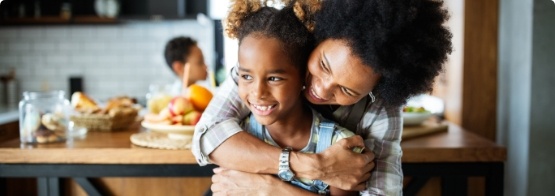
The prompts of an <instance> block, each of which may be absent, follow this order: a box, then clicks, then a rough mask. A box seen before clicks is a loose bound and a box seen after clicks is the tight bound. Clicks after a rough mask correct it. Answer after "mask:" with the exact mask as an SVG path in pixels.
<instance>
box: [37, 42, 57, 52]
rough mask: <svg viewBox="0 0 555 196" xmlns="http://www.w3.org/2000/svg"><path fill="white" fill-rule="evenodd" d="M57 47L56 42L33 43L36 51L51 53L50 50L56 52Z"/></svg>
mask: <svg viewBox="0 0 555 196" xmlns="http://www.w3.org/2000/svg"><path fill="white" fill-rule="evenodd" d="M56 49H57V46H56V43H54V42H34V43H33V50H34V51H49V50H56Z"/></svg>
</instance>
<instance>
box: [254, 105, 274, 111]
mask: <svg viewBox="0 0 555 196" xmlns="http://www.w3.org/2000/svg"><path fill="white" fill-rule="evenodd" d="M253 106H254V108H256V109H257V110H261V111H267V110H270V109H272V108H273V107H274V106H273V105H272V106H259V105H253Z"/></svg>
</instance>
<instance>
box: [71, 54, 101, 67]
mask: <svg viewBox="0 0 555 196" xmlns="http://www.w3.org/2000/svg"><path fill="white" fill-rule="evenodd" d="M70 58H71V60H70V64H71V65H72V66H79V65H80V64H95V63H96V58H95V56H93V55H92V54H88V53H77V54H73V55H71V56H70Z"/></svg>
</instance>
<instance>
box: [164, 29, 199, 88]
mask: <svg viewBox="0 0 555 196" xmlns="http://www.w3.org/2000/svg"><path fill="white" fill-rule="evenodd" d="M164 57H165V58H166V64H167V65H168V67H169V68H170V69H171V70H172V71H173V72H174V73H175V74H176V75H177V76H178V77H179V78H180V79H183V72H184V69H185V68H186V67H187V66H189V69H190V70H189V71H190V72H189V82H188V84H193V83H195V82H196V81H198V80H205V79H206V77H207V75H208V73H207V71H206V64H205V63H204V56H203V54H202V50H201V49H200V48H199V47H198V46H197V42H196V41H195V40H193V39H191V38H189V37H183V36H181V37H176V38H173V39H171V40H170V41H168V43H167V44H166V48H165V50H164Z"/></svg>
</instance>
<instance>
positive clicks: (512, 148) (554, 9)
mask: <svg viewBox="0 0 555 196" xmlns="http://www.w3.org/2000/svg"><path fill="white" fill-rule="evenodd" d="M500 6H501V7H500V8H501V9H500V10H501V13H500V28H499V33H500V36H499V96H498V98H499V101H498V103H499V106H498V114H499V116H498V126H497V127H498V130H497V133H498V136H499V137H498V141H499V142H500V143H501V144H502V145H504V146H507V156H508V159H507V162H506V165H505V195H508V196H510V195H515V196H520V195H553V192H555V186H553V185H554V184H555V177H554V175H553V174H555V157H554V156H553V155H554V154H555V143H554V142H553V140H554V139H555V129H554V127H555V104H553V97H555V88H554V87H553V84H555V79H553V78H554V77H553V74H554V73H555V66H554V64H553V62H555V56H554V55H553V54H555V37H554V36H555V25H554V23H553V19H554V18H555V4H553V2H552V1H548V0H501V1H500ZM517 13H518V14H517Z"/></svg>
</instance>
